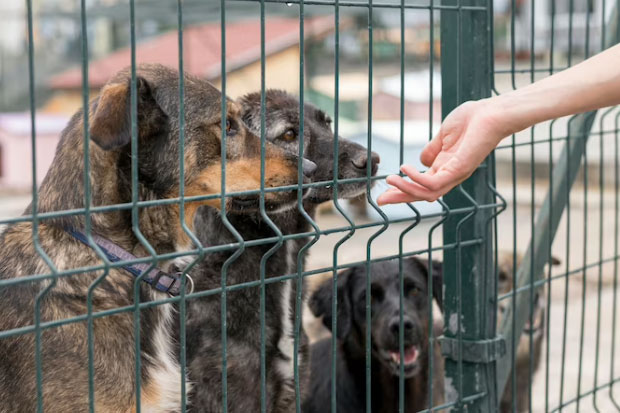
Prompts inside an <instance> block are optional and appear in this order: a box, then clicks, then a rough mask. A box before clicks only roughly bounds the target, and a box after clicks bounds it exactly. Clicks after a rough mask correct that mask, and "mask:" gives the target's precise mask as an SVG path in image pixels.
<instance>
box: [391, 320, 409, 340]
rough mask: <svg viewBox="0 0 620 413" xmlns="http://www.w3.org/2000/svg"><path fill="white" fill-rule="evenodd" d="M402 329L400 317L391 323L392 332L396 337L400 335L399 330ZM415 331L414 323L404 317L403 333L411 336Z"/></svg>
mask: <svg viewBox="0 0 620 413" xmlns="http://www.w3.org/2000/svg"><path fill="white" fill-rule="evenodd" d="M399 328H400V317H394V318H393V319H392V321H390V332H391V333H392V334H394V335H396V336H397V335H398V330H399ZM412 330H413V321H411V319H410V318H409V317H407V316H404V317H403V331H404V333H405V335H407V334H410V333H411V331H412Z"/></svg>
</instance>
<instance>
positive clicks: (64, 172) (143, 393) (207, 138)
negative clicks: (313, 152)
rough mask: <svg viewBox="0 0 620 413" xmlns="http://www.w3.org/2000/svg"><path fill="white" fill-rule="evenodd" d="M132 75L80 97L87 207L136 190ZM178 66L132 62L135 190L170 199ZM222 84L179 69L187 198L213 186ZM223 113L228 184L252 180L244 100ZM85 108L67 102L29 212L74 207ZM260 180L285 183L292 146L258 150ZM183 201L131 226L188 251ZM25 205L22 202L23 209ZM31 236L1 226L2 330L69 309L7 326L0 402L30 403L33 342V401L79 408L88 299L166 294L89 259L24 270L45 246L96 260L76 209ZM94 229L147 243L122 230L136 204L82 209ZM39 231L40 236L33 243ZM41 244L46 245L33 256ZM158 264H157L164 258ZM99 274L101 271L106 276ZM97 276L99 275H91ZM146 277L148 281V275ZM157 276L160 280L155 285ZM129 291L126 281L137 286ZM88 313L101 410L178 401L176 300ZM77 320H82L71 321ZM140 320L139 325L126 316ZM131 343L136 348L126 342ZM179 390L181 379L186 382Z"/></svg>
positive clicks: (237, 187) (284, 199)
mask: <svg viewBox="0 0 620 413" xmlns="http://www.w3.org/2000/svg"><path fill="white" fill-rule="evenodd" d="M130 79H131V75H130V71H129V69H126V70H123V71H121V72H120V73H118V74H116V75H115V76H113V77H112V78H111V80H110V81H109V82H108V83H107V84H106V85H105V86H104V87H103V89H102V90H101V93H100V94H99V96H98V97H96V98H94V99H93V100H92V101H91V102H90V104H89V107H88V111H89V116H88V118H89V123H88V130H89V132H90V139H91V144H90V145H89V147H90V171H89V175H88V177H89V179H90V190H91V205H92V206H93V207H96V206H106V205H113V204H123V203H129V202H131V201H132V179H131V177H132V175H131V170H132V167H131V163H132V162H131V161H132V157H131V156H132V155H131V146H132V145H131V144H130V142H131V135H132V132H131V131H132V122H131V102H132V99H131V96H132V93H131V81H130ZM178 88H179V73H178V71H175V70H173V69H169V68H166V67H164V66H160V65H140V66H139V67H137V68H136V80H135V97H136V102H137V143H138V152H137V158H138V159H137V174H138V185H137V186H138V187H137V191H138V195H139V200H140V201H149V200H155V199H165V198H174V197H178V196H179V185H180V184H179V172H180V168H181V164H180V161H179V158H180V153H179V146H180V145H179V136H180V129H179V128H180V125H179V121H180V119H179V89H178ZM222 99H223V97H222V95H221V93H220V92H219V91H218V90H217V89H216V88H215V87H214V86H212V85H211V84H210V83H208V82H206V81H204V80H201V79H199V78H197V77H193V76H190V75H188V74H186V75H185V101H184V106H185V146H184V152H183V153H182V154H181V155H182V157H183V159H184V165H183V168H184V173H185V175H184V176H185V182H184V185H185V195H186V196H192V195H210V194H218V193H220V192H221V170H222V169H221V168H222V159H221V146H222V139H221V136H222V133H223V131H222V130H221V129H222V126H221V125H222V114H221V112H220V108H221V104H222ZM226 107H227V118H226V120H225V125H226V126H225V131H224V133H225V134H226V135H227V139H226V148H227V153H226V173H227V179H226V188H225V189H226V191H227V192H233V191H243V190H255V189H258V188H259V186H260V174H259V171H260V163H261V160H260V152H261V151H260V140H259V138H258V137H257V136H256V135H255V134H253V133H251V132H250V131H248V130H247V128H246V127H245V125H244V123H243V121H242V119H241V107H240V106H239V105H238V104H237V103H235V102H234V101H230V100H227V101H226ZM85 128H86V123H85V116H84V114H83V112H82V111H79V112H78V113H76V114H75V115H74V116H73V117H72V119H71V121H70V122H69V124H68V126H67V127H66V129H65V130H64V131H63V133H62V137H61V140H60V143H59V145H58V148H57V150H56V154H55V157H54V160H53V162H52V165H51V167H50V169H49V171H48V173H47V175H46V176H45V178H44V180H43V182H42V184H41V186H40V189H39V192H38V205H37V210H38V212H39V213H48V212H53V211H63V210H73V209H81V208H84V206H85V204H84V199H85V188H84V185H83V180H84V175H85V171H84V143H83V140H84V136H83V135H84V130H85ZM265 152H266V155H265V158H266V159H265V167H266V179H265V185H266V186H267V187H274V186H280V185H292V184H296V183H297V181H298V174H297V168H298V166H297V165H298V162H297V156H295V155H293V154H291V153H288V152H286V151H284V150H282V149H281V148H279V147H277V146H276V145H271V144H267V145H266V149H265ZM296 199H297V193H296V191H282V192H271V193H269V194H267V195H265V200H266V202H267V204H268V205H269V206H274V205H277V206H279V205H281V204H286V203H289V204H293V205H294V203H295V200H296ZM220 202H221V201H220V199H208V200H204V201H200V202H198V201H197V202H187V204H186V205H185V224H186V225H187V227H188V228H189V229H190V230H191V229H192V228H193V222H194V216H195V215H196V211H197V210H198V207H199V206H201V205H210V206H212V207H215V208H217V207H219V205H220ZM226 203H227V206H228V208H230V209H231V210H235V209H240V208H239V207H238V204H237V202H236V201H235V198H234V197H233V198H227V201H226ZM179 209H180V204H179V202H177V203H167V204H164V205H158V206H154V207H142V208H140V209H139V215H138V222H136V223H135V224H137V226H138V228H139V231H140V233H141V234H142V235H143V236H144V238H145V239H146V240H147V241H148V243H149V244H150V246H151V247H152V248H153V249H154V250H155V251H156V252H157V253H158V254H164V253H171V252H179V251H186V250H188V249H190V248H192V246H193V243H192V242H191V240H190V238H189V237H188V236H187V235H186V234H185V232H184V230H183V229H182V225H181V221H180V218H179V217H180V214H179ZM32 210H33V207H32V206H31V207H29V208H28V209H27V211H26V213H27V214H30V213H31V212H32ZM40 220H41V221H40V223H39V224H38V236H37V237H35V236H33V234H34V233H33V230H34V227H33V223H31V222H21V223H16V224H13V225H10V226H9V227H8V228H7V229H6V230H5V231H4V232H3V233H2V235H1V237H0V285H2V288H1V290H0V311H1V312H2V318H1V319H0V331H3V332H10V331H15V332H17V333H19V329H22V328H30V327H31V326H32V324H33V320H35V309H37V308H38V314H39V315H40V321H41V322H42V323H53V322H57V321H62V320H65V319H72V318H75V317H78V319H77V320H74V321H71V322H70V323H68V324H63V325H59V326H50V327H49V328H46V329H44V330H42V331H41V333H40V346H37V345H36V344H35V335H34V334H31V333H28V334H17V335H11V336H8V337H5V338H3V339H1V340H0V411H1V412H17V411H35V409H36V405H37V400H38V397H37V393H38V392H37V385H36V383H37V376H36V368H35V351H36V352H37V353H38V355H39V360H40V366H41V374H42V376H41V377H42V386H41V388H40V391H41V393H40V397H41V398H42V404H43V408H44V409H45V410H46V411H50V412H78V411H87V410H88V408H89V368H88V366H89V340H88V339H87V338H88V337H89V335H88V328H87V322H86V321H85V318H83V317H84V316H86V315H87V314H88V310H87V303H88V302H90V303H92V312H93V314H97V313H99V312H101V311H105V310H114V309H118V308H123V307H128V308H130V307H132V306H134V305H135V304H137V303H135V301H134V296H138V297H139V301H140V302H142V303H144V302H150V301H153V300H157V299H162V298H165V297H168V295H167V294H166V293H165V292H160V291H157V290H156V289H155V288H153V287H152V286H149V285H147V284H146V283H141V282H138V281H137V280H136V279H135V278H134V277H132V275H131V274H130V272H129V270H126V268H127V267H124V268H120V267H115V268H114V267H113V268H110V269H109V272H108V273H107V274H105V275H104V271H103V270H98V271H95V270H92V271H86V272H81V273H79V274H75V275H65V276H60V277H57V278H55V279H53V280H52V278H50V277H45V276H42V277H34V278H33V277H32V276H34V275H44V274H50V273H52V272H53V271H52V270H51V269H50V268H49V267H48V265H47V264H46V262H45V261H44V259H43V258H42V257H41V255H42V254H43V253H44V254H45V255H47V258H48V259H49V261H50V262H51V263H52V264H53V266H54V267H55V269H56V270H58V271H59V272H60V271H65V270H71V269H75V268H83V267H88V266H95V265H100V264H101V262H102V260H101V259H100V258H99V256H98V255H97V253H96V252H95V251H94V250H93V249H92V248H91V247H89V246H87V245H85V243H84V242H81V241H80V240H79V239H78V237H77V235H75V234H77V232H76V231H82V230H84V228H85V225H86V223H85V218H84V214H83V213H78V214H73V215H67V214H65V215H61V216H58V217H55V218H51V219H42V218H40ZM91 228H92V232H93V234H96V235H97V236H100V237H103V238H105V239H107V240H108V241H109V243H110V244H114V245H116V247H118V249H119V250H122V251H125V252H127V253H133V255H134V256H138V257H146V256H149V254H148V253H147V251H146V248H145V247H144V246H143V245H142V244H141V243H140V242H139V241H138V238H137V236H136V234H135V233H134V232H133V231H132V212H131V210H129V209H116V210H112V211H110V212H107V211H106V212H97V213H93V214H91ZM35 242H36V243H35ZM39 251H42V252H41V253H40V252H39ZM169 264H170V263H169V262H164V263H163V265H164V267H162V268H165V266H167V265H169ZM102 276H103V278H102V279H99V277H102ZM95 281H97V282H98V284H97V285H95V284H94V282H95ZM152 281H153V283H154V284H156V283H157V282H158V281H157V280H152ZM157 285H159V284H156V286H157ZM136 287H137V289H138V291H135V290H134V289H136ZM139 314H140V317H139V320H137V319H134V315H133V314H132V312H119V313H116V314H114V315H110V316H105V317H98V318H95V319H94V320H93V321H92V323H93V329H92V343H93V349H94V350H93V354H92V365H93V367H94V375H93V377H92V379H93V385H94V400H93V404H94V406H95V408H96V410H97V411H102V412H130V411H135V410H137V408H138V406H137V401H138V400H139V402H140V405H141V409H142V411H149V412H173V411H178V410H179V409H180V405H181V400H182V397H184V395H183V394H182V393H181V383H182V381H183V380H185V379H186V378H185V377H182V376H181V369H180V367H179V363H178V361H177V355H176V354H175V353H176V348H175V343H174V341H173V337H172V335H171V331H172V327H171V324H172V318H173V312H172V305H171V304H163V305H155V306H149V307H148V308H145V309H142V310H141V311H140V313H139ZM80 317H81V318H80ZM136 321H139V323H140V324H139V326H138V328H139V332H140V336H139V337H138V336H135V335H134V332H135V328H136V327H135V325H134V323H135V322H136ZM134 340H139V344H140V353H139V354H138V353H136V350H135V347H136V343H135V341H134ZM138 358H139V361H140V370H139V379H140V382H141V386H140V394H137V383H136V381H137V379H136V372H135V368H136V361H137V359H138ZM188 387H191V386H190V383H188Z"/></svg>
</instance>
